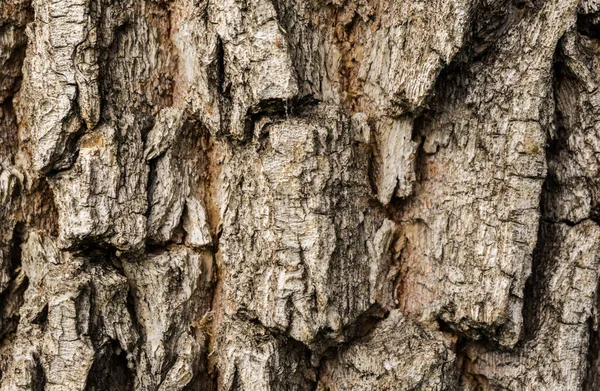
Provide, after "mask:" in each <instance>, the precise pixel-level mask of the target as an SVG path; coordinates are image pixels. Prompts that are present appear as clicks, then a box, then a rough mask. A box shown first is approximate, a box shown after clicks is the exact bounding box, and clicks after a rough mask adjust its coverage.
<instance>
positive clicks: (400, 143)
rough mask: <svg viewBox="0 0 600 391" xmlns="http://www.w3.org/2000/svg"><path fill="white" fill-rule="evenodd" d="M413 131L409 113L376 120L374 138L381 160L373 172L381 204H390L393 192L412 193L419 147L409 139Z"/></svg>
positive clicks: (404, 195)
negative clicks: (375, 172)
mask: <svg viewBox="0 0 600 391" xmlns="http://www.w3.org/2000/svg"><path fill="white" fill-rule="evenodd" d="M412 133H413V120H412V119H411V118H410V117H408V116H406V117H402V118H398V119H396V118H385V119H380V120H379V121H378V122H377V129H376V131H375V138H376V139H377V145H378V147H379V148H378V150H379V157H378V160H380V163H379V164H378V166H379V167H378V170H379V172H378V173H377V176H376V181H377V197H378V199H379V201H380V202H381V203H382V204H383V205H387V204H389V203H390V201H391V200H392V197H393V196H396V197H398V198H406V197H408V196H410V195H411V194H412V191H413V185H414V183H415V180H416V175H415V162H416V153H417V147H418V144H417V143H416V142H414V141H412Z"/></svg>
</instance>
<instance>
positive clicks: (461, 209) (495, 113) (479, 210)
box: [399, 1, 576, 346]
mask: <svg viewBox="0 0 600 391" xmlns="http://www.w3.org/2000/svg"><path fill="white" fill-rule="evenodd" d="M575 6H576V2H575V1H570V2H563V1H552V2H547V3H544V5H543V6H541V7H540V8H539V9H537V10H530V12H528V13H527V14H526V16H525V17H524V18H523V19H522V20H520V21H519V22H518V23H516V24H515V25H514V26H513V27H512V28H511V29H509V30H508V31H507V33H506V34H505V36H503V37H502V38H501V40H500V42H498V47H499V49H498V51H497V52H490V53H489V55H488V56H486V57H485V58H484V59H483V60H482V61H480V62H475V63H473V64H471V65H470V68H469V69H467V70H466V71H465V72H464V73H462V74H456V75H453V76H452V77H450V78H449V79H448V80H447V81H446V84H445V86H444V90H445V91H446V93H445V95H442V96H441V97H440V102H441V103H440V104H439V106H438V107H436V108H435V110H436V112H435V113H434V114H433V115H432V118H430V119H427V121H426V122H425V124H424V125H423V126H422V129H420V134H421V135H422V136H423V137H425V138H432V139H433V140H436V139H437V140H440V141H439V143H438V144H439V145H442V144H446V146H445V147H444V148H440V149H439V151H438V152H437V153H434V154H432V155H424V156H423V159H422V161H421V162H419V164H420V168H419V171H420V173H421V175H422V178H421V180H420V181H419V183H418V184H417V185H416V186H415V194H414V196H413V197H411V198H410V200H409V202H408V205H407V208H404V210H403V211H402V212H401V213H400V216H399V218H400V219H401V220H402V221H404V224H403V225H402V227H403V230H404V234H403V235H404V236H405V238H406V242H407V244H406V247H405V250H404V254H403V260H402V262H403V270H404V272H403V276H402V278H401V280H402V281H401V284H400V288H399V289H400V291H401V292H402V293H401V295H402V301H401V307H400V308H401V309H402V311H404V312H405V313H407V314H408V315H409V316H410V317H411V318H413V319H420V320H422V321H427V320H433V319H441V320H443V321H444V322H445V323H447V324H448V325H449V326H450V327H451V328H453V329H454V330H456V331H458V332H460V333H463V334H465V335H468V336H469V337H470V338H480V337H481V336H482V335H485V336H486V337H488V338H490V339H492V340H494V341H497V342H499V343H500V344H501V345H504V346H513V345H514V344H515V343H516V342H517V340H518V336H519V333H520V330H521V325H522V315H521V306H522V298H523V287H524V283H525V280H526V278H527V277H528V276H529V273H530V259H531V253H532V251H533V249H534V246H535V243H536V238H537V225H538V220H539V210H538V209H539V207H538V205H539V198H540V194H541V188H542V183H543V179H544V177H545V175H546V161H545V156H544V147H545V142H546V134H545V133H546V131H547V130H548V128H549V124H550V121H551V120H552V117H553V113H552V108H553V106H552V99H548V98H549V97H551V90H550V87H551V84H550V80H551V64H552V63H551V61H552V56H553V52H554V48H555V46H556V44H557V41H558V39H559V38H560V37H561V35H562V34H563V33H564V32H565V31H566V30H567V29H568V28H569V27H570V26H571V25H572V24H573V22H574V18H573V14H574V9H575ZM548 20H551V21H553V22H554V23H552V24H551V26H552V28H548V26H549V25H548V23H547V21H548ZM525 68H527V71H526V72H525V71H519V69H525ZM453 83H455V84H456V83H460V84H457V85H455V84H453ZM448 132H450V136H449V137H448V135H447V134H446V133H448ZM448 140H449V141H448ZM431 143H433V141H432V142H431Z"/></svg>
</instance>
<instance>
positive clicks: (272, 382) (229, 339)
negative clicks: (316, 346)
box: [218, 319, 315, 391]
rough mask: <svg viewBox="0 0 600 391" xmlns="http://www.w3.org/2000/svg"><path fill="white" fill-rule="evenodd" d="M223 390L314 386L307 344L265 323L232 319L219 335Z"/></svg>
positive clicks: (299, 388) (219, 382)
mask: <svg viewBox="0 0 600 391" xmlns="http://www.w3.org/2000/svg"><path fill="white" fill-rule="evenodd" d="M218 341H219V342H218V343H219V345H218V351H219V354H220V355H221V357H220V360H219V380H218V387H219V390H230V391H234V390H239V391H251V390H265V391H268V390H273V391H274V390H292V391H300V390H313V389H314V377H315V373H314V370H313V369H312V368H311V367H310V365H309V363H308V361H307V358H306V356H305V355H304V353H305V352H304V351H303V350H304V347H302V346H301V345H300V344H298V343H297V342H296V343H294V342H292V341H291V340H286V339H285V338H282V337H280V336H279V337H278V336H275V335H273V334H271V333H269V331H267V330H265V329H264V328H263V327H261V326H258V325H255V324H252V323H248V322H246V321H241V320H238V319H228V320H227V321H226V322H225V326H223V327H222V329H221V331H220V334H219V337H218Z"/></svg>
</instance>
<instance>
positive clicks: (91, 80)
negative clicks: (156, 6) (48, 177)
mask: <svg viewBox="0 0 600 391" xmlns="http://www.w3.org/2000/svg"><path fill="white" fill-rule="evenodd" d="M96 7H99V9H97V8H96ZM102 7H103V4H102V2H99V4H97V5H95V6H92V2H91V1H89V0H88V1H80V2H77V1H50V2H46V1H38V0H35V1H33V8H34V11H35V21H34V23H33V24H32V25H30V29H29V30H28V38H29V40H30V41H31V45H30V46H29V47H28V52H27V57H26V61H25V70H24V73H25V78H24V79H25V82H24V84H23V97H24V99H25V100H26V101H25V102H26V104H25V105H24V106H23V107H24V109H25V111H24V114H25V117H26V121H27V122H28V123H29V124H30V126H32V137H33V144H34V145H33V149H34V154H33V165H34V167H35V168H36V169H37V170H40V171H44V172H47V171H50V170H56V169H64V168H66V167H68V166H69V165H70V164H71V161H72V159H73V157H74V156H73V154H74V145H73V142H74V140H75V138H76V137H77V135H78V134H79V133H81V132H82V131H83V128H84V127H86V128H88V129H92V128H93V127H95V126H96V124H97V123H98V120H99V116H100V95H99V90H98V72H99V65H98V52H97V50H98V49H97V47H96V46H97V45H98V42H97V39H98V37H97V33H98V31H97V25H96V24H97V23H98V22H99V17H100V15H101V13H102ZM27 102H29V103H27Z"/></svg>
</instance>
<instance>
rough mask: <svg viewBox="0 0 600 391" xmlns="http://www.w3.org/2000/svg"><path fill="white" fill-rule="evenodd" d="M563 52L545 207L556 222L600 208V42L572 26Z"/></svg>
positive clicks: (578, 218) (595, 213)
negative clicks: (599, 155) (599, 66)
mask: <svg viewBox="0 0 600 391" xmlns="http://www.w3.org/2000/svg"><path fill="white" fill-rule="evenodd" d="M557 54H558V60H559V62H558V64H557V68H558V69H557V71H558V72H560V75H561V77H560V78H559V79H558V82H557V87H556V102H557V112H558V113H559V115H560V118H561V122H560V123H559V124H558V127H557V129H556V131H555V132H553V133H552V134H551V138H550V140H549V142H550V143H551V146H552V148H551V149H550V153H549V154H548V171H549V181H547V182H546V184H545V188H546V192H545V197H544V200H543V205H542V206H543V208H544V213H545V215H546V216H547V218H549V219H551V220H552V221H570V222H573V223H577V222H579V221H581V220H583V219H586V218H587V217H588V216H593V217H595V216H598V214H599V212H600V180H599V179H598V178H599V176H598V174H599V173H600V161H599V160H598V158H597V157H596V152H595V151H596V150H597V149H598V146H600V133H599V131H600V125H599V124H598V120H597V118H598V116H599V115H600V110H598V108H597V107H598V102H600V92H599V91H598V86H599V85H600V76H599V75H598V72H597V70H596V69H595V68H594V67H595V64H596V63H597V61H598V59H600V45H599V44H598V42H597V40H593V39H590V38H589V37H587V36H585V35H583V34H580V33H578V32H577V31H576V30H575V29H572V30H571V31H569V32H568V33H567V34H566V35H565V36H564V38H563V39H562V41H561V44H560V46H559V49H558V52H557Z"/></svg>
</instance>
